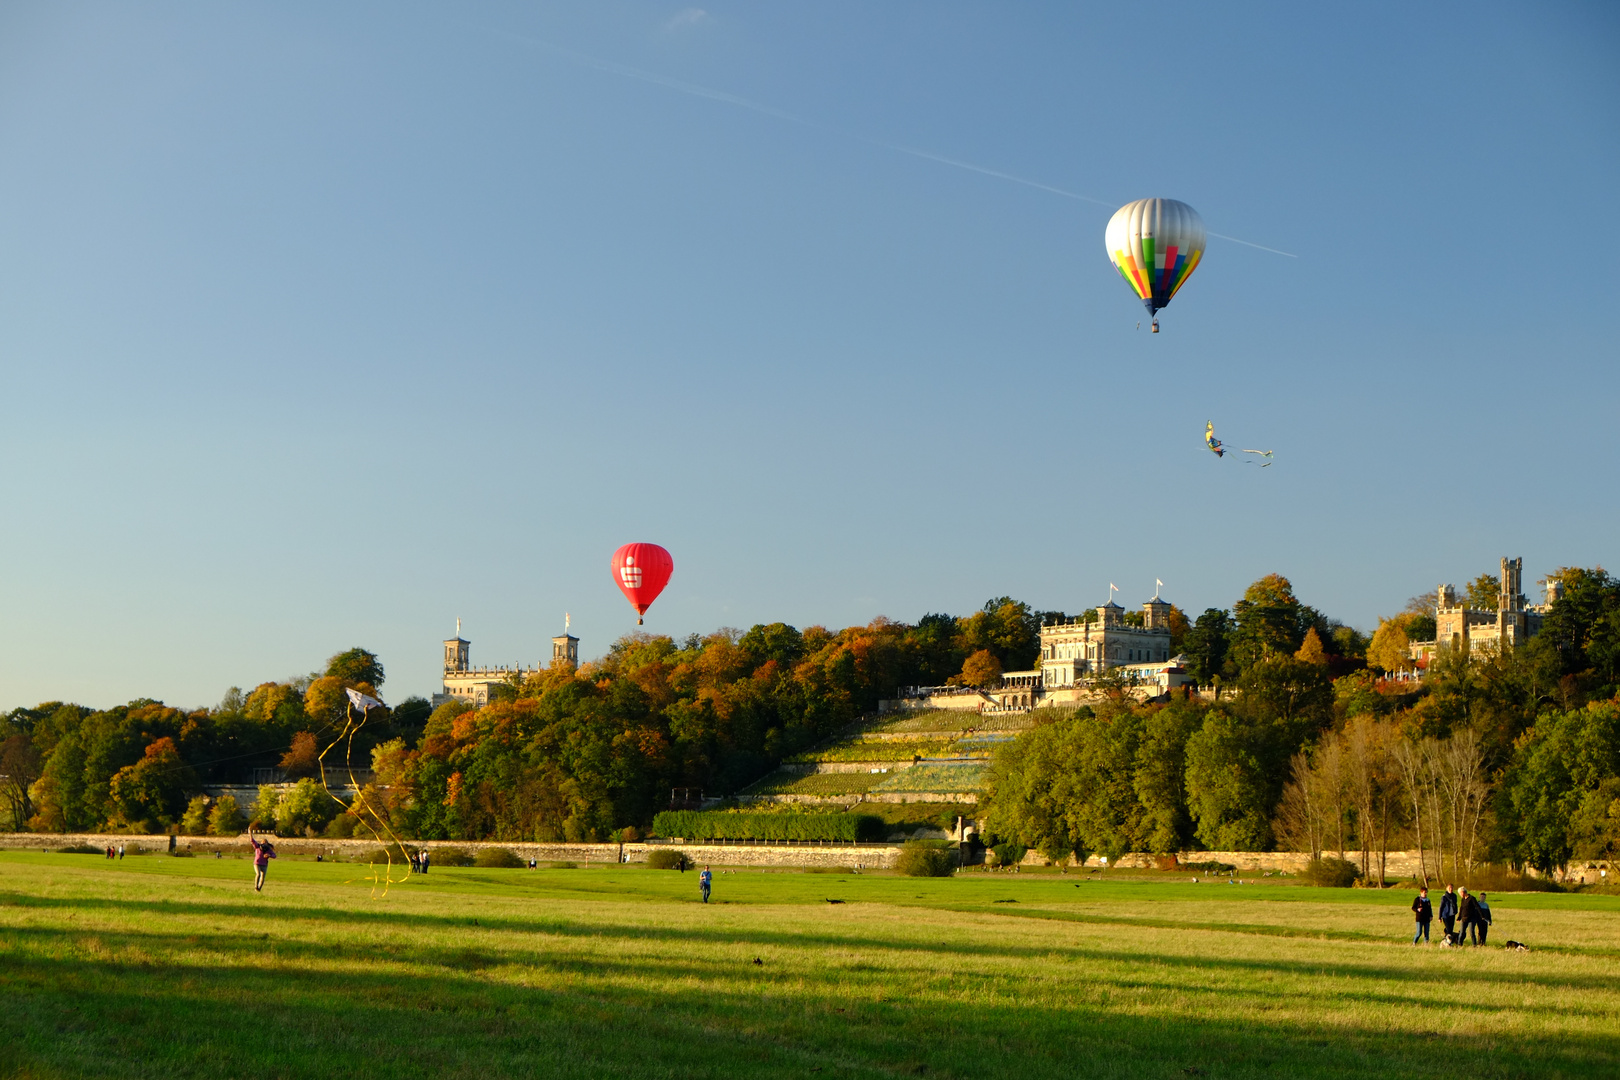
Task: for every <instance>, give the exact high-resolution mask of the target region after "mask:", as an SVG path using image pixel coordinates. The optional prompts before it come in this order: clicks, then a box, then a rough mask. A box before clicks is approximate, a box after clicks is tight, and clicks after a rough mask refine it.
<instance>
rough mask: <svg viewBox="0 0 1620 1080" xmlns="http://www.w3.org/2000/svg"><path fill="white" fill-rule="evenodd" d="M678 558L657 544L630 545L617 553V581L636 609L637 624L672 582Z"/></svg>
mask: <svg viewBox="0 0 1620 1080" xmlns="http://www.w3.org/2000/svg"><path fill="white" fill-rule="evenodd" d="M674 569H675V560H674V559H672V558H670V557H669V552H667V551H665V550H664V549H663V548H661V547H659V546H658V545H657V544H626V545H624V547H622V548H620V549H619V550H618V551H615V552H614V553H613V581H614V584H616V585H618V586H619V591H620V592H622V593H624V597H625V599H626V600H629V601H630V606H631V607H633V608H635V609H636V625H637V626H640V625H641V617H642V616H643V615H645V614H647V609H648V608H650V607H652V602H653V601H654V600H656V599H658V594H659V593H661V592H663V591H664V586H665V585H667V584H669V575H670V571H672V570H674Z"/></svg>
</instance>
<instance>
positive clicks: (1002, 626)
mask: <svg viewBox="0 0 1620 1080" xmlns="http://www.w3.org/2000/svg"><path fill="white" fill-rule="evenodd" d="M1060 615H1061V613H1055V612H1037V611H1034V610H1033V609H1031V608H1030V607H1029V605H1027V604H1025V603H1022V602H1020V601H1016V600H1013V599H1011V598H1008V597H997V598H995V599H992V600H991V601H989V602H988V603H986V604H985V605H984V607H983V608H982V609H981V610H979V611H976V612H973V613H972V614H970V615H966V616H962V617H953V616H949V615H943V614H934V615H926V616H924V617H923V618H921V619H919V620H918V621H917V623H915V624H904V623H898V622H893V621H891V620H888V619H881V618H880V619H877V620H875V621H874V622H872V623H871V624H869V625H867V626H855V627H848V628H846V629H843V630H839V631H832V630H828V629H826V628H824V627H819V626H812V627H808V628H806V629H804V630H802V631H801V630H799V629H796V628H794V627H792V626H788V625H786V624H784V623H771V624H768V625H759V626H755V627H753V628H751V629H749V630H748V631H746V632H738V631H735V630H729V629H725V630H720V631H717V632H716V633H713V634H709V635H707V636H699V635H691V636H689V637H687V638H685V639H684V640H682V641H676V640H675V639H673V638H671V637H667V636H650V635H646V634H640V633H637V634H631V635H629V636H627V637H624V638H621V639H620V640H619V641H617V642H615V643H614V644H613V646H612V647H611V648H610V649H609V651H608V654H607V655H606V656H605V657H603V658H602V659H601V660H599V661H596V662H594V663H589V664H585V665H583V666H581V667H579V668H578V669H577V670H576V669H575V668H574V667H573V666H572V665H568V664H560V665H557V666H554V667H552V668H550V669H547V670H543V671H540V672H536V673H533V674H531V675H530V676H529V677H528V678H526V679H518V678H517V676H515V675H514V681H513V682H512V683H511V684H510V685H507V686H501V687H496V688H495V693H494V694H493V695H492V700H491V702H490V704H489V705H488V706H486V707H485V708H482V709H477V710H474V709H472V708H471V707H469V706H467V705H465V704H463V703H460V702H454V701H452V702H449V703H446V704H444V705H441V706H440V707H439V708H438V709H433V708H431V707H430V705H429V703H428V702H426V701H423V700H422V699H420V698H412V699H407V700H405V701H403V702H401V703H399V704H398V705H395V706H394V707H392V708H386V707H385V708H384V709H381V710H372V713H371V715H370V716H369V717H368V718H367V719H366V723H365V726H364V727H363V728H362V729H361V731H360V733H359V735H358V736H357V737H356V739H355V740H354V741H353V743H352V745H351V744H350V743H349V742H347V741H345V742H343V743H342V744H341V745H339V746H336V747H332V746H331V745H330V744H331V742H332V741H333V740H334V739H335V738H336V737H337V735H338V734H339V733H340V732H341V731H342V730H343V724H344V722H345V720H346V719H347V713H346V696H345V693H344V691H345V690H347V689H351V688H352V689H357V690H359V691H361V692H362V693H366V694H368V695H371V696H373V697H377V698H379V699H380V698H381V697H382V687H383V684H384V671H383V665H382V663H381V662H380V660H379V659H378V658H377V656H376V655H375V654H373V653H371V652H369V651H368V650H365V649H361V648H354V649H350V650H348V651H346V652H343V653H340V654H338V655H336V656H334V657H332V659H331V660H330V661H329V662H328V663H327V664H326V666H325V667H324V668H323V669H322V670H320V671H318V672H315V673H312V674H310V675H307V676H301V677H298V678H293V679H287V680H282V681H276V682H266V683H262V684H260V685H259V686H257V687H256V688H254V689H253V690H252V691H250V692H246V693H244V692H242V691H240V690H237V689H234V688H233V689H231V690H230V691H229V692H227V693H226V694H225V696H224V698H223V700H222V701H221V702H220V704H219V705H218V706H215V707H213V708H205V709H190V710H186V709H178V708H174V707H171V706H168V705H165V704H164V703H162V702H160V701H154V700H150V699H141V700H137V701H132V702H130V703H128V704H127V705H119V706H115V707H113V708H109V709H93V708H88V707H85V706H82V705H76V704H66V703H62V702H50V703H46V704H43V705H39V706H36V707H33V708H20V709H14V710H12V711H11V712H10V713H7V714H5V716H4V718H3V719H4V727H3V740H0V814H3V815H4V817H5V818H6V819H8V820H4V821H0V825H6V826H9V827H10V828H29V829H36V830H40V831H56V832H61V831H80V830H94V829H112V830H120V831H130V832H145V831H161V830H167V829H175V828H182V827H183V828H187V829H192V830H202V829H213V830H218V829H225V828H229V825H230V822H231V821H232V819H231V817H230V815H224V816H222V817H220V819H219V821H217V822H216V821H215V820H214V817H215V815H213V813H212V809H211V808H210V807H209V806H208V805H207V803H206V800H204V802H203V803H202V804H199V803H198V802H197V800H198V797H199V796H200V794H201V790H202V787H203V786H204V785H205V784H208V785H214V784H226V783H236V784H241V783H248V782H251V781H252V779H253V777H254V774H255V771H256V770H259V769H264V768H276V769H279V770H280V771H281V772H282V773H283V774H284V775H285V776H286V778H287V779H288V780H292V781H298V782H299V783H298V785H297V786H296V787H294V788H292V789H290V790H289V789H283V788H271V789H268V790H266V791H265V792H264V793H263V795H262V796H261V798H260V801H259V804H258V806H257V807H256V808H255V813H256V815H258V816H259V817H260V823H261V824H263V825H274V826H276V827H278V828H282V829H285V830H286V831H290V832H295V833H304V832H309V831H312V830H313V831H326V830H332V831H334V832H335V833H336V834H339V835H341V834H343V833H344V832H345V831H352V830H353V829H355V828H356V827H357V825H359V824H361V823H359V822H357V821H356V818H355V814H354V813H351V812H350V811H349V810H348V809H347V808H346V807H344V806H340V805H338V804H336V803H335V802H333V801H332V799H331V798H330V796H328V795H327V793H326V789H325V787H323V786H322V785H320V784H318V783H317V782H316V781H315V779H314V777H316V776H317V775H318V773H319V772H320V769H321V766H322V765H323V763H324V765H325V766H326V768H327V769H328V771H331V770H332V769H334V767H337V768H339V770H340V771H341V767H342V766H346V765H349V764H353V765H358V766H364V767H374V768H375V770H376V783H375V786H374V789H373V791H372V792H371V793H370V798H371V801H372V803H373V804H375V805H376V806H378V807H379V808H381V812H382V813H384V814H385V815H386V816H387V817H388V819H389V825H390V827H391V828H394V829H395V830H396V831H397V832H398V833H399V834H400V835H408V836H419V837H423V838H445V839H483V838H498V839H535V840H560V839H591V838H598V839H601V838H605V837H606V836H608V835H611V834H613V833H615V832H618V831H620V830H622V829H623V828H625V827H638V828H646V827H647V826H649V825H650V824H651V821H652V816H653V814H654V813H655V812H656V811H658V810H661V809H664V808H666V807H667V805H668V798H669V789H671V788H674V787H692V788H698V789H701V790H704V791H708V792H710V793H713V794H721V795H724V794H727V793H730V792H732V791H735V790H737V789H738V788H740V787H742V786H744V785H746V784H747V783H749V782H751V781H752V780H754V779H756V778H757V777H759V776H760V775H762V774H763V773H765V772H768V771H769V770H770V769H772V768H774V767H775V766H776V764H777V763H779V762H780V760H781V759H782V758H784V757H786V756H788V755H791V754H793V753H796V752H798V751H800V750H803V749H805V748H807V747H809V746H810V745H812V744H814V743H816V742H818V741H820V740H822V739H824V738H826V737H828V736H829V735H831V734H833V733H835V732H837V731H839V730H841V729H842V728H843V727H845V726H847V725H848V724H849V723H850V722H852V721H853V720H855V719H857V718H858V717H860V716H861V715H863V714H866V713H870V712H872V711H874V710H875V709H876V708H877V703H878V701H879V700H880V699H882V698H885V697H889V696H892V695H893V694H894V693H895V691H896V688H897V687H900V686H911V685H938V684H942V683H944V682H946V681H947V680H950V679H953V678H955V679H960V677H961V675H962V672H963V668H964V665H965V664H966V662H967V661H968V660H969V659H970V658H972V657H979V658H980V659H981V660H983V659H984V658H986V657H988V658H989V659H990V660H991V661H993V663H994V664H995V665H997V666H998V668H1012V669H1016V668H1027V667H1029V666H1030V665H1032V664H1034V663H1035V661H1036V657H1037V655H1038V653H1039V649H1040V627H1041V623H1042V621H1043V619H1050V618H1057V617H1060ZM323 754H324V757H323Z"/></svg>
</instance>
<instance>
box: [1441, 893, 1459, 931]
mask: <svg viewBox="0 0 1620 1080" xmlns="http://www.w3.org/2000/svg"><path fill="white" fill-rule="evenodd" d="M1456 921H1457V894H1456V893H1455V892H1453V891H1452V888H1451V886H1450V885H1447V886H1446V895H1444V896H1442V897H1441V898H1440V925H1441V926H1443V927H1445V928H1446V944H1448V945H1449V944H1451V942H1452V924H1454V923H1455V922H1456Z"/></svg>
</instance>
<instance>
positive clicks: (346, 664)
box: [326, 647, 383, 687]
mask: <svg viewBox="0 0 1620 1080" xmlns="http://www.w3.org/2000/svg"><path fill="white" fill-rule="evenodd" d="M326 677H327V678H331V679H337V680H338V681H339V682H341V683H343V684H344V685H345V686H359V685H360V684H361V683H365V684H366V685H367V686H373V687H377V686H381V685H382V684H383V666H382V661H381V660H379V659H377V654H376V653H374V652H370V651H368V650H366V649H362V648H359V647H355V648H353V649H349V650H348V651H347V652H340V653H338V654H337V655H336V656H334V657H332V659H330V660H328V661H327V662H326Z"/></svg>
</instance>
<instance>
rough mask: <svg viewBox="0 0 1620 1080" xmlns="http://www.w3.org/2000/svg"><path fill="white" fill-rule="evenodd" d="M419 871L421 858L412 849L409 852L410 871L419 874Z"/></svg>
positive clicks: (420, 870)
mask: <svg viewBox="0 0 1620 1080" xmlns="http://www.w3.org/2000/svg"><path fill="white" fill-rule="evenodd" d="M421 872H422V859H421V857H420V856H418V855H417V853H416V852H414V851H413V852H411V873H413V874H420V873H421Z"/></svg>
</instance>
